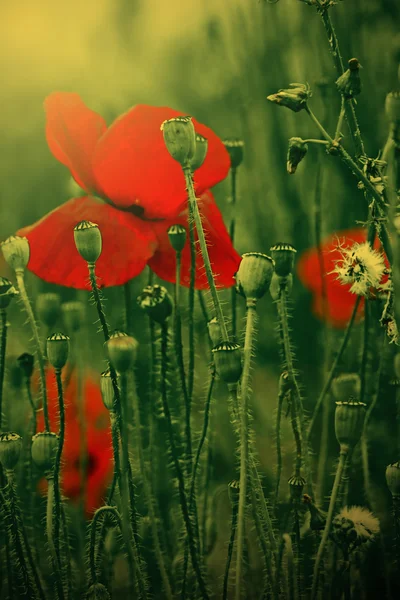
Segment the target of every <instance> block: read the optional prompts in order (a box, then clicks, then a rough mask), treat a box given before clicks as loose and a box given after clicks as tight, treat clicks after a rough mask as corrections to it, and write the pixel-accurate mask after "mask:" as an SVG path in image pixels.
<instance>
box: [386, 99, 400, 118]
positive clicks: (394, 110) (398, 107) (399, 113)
mask: <svg viewBox="0 0 400 600" xmlns="http://www.w3.org/2000/svg"><path fill="white" fill-rule="evenodd" d="M385 112H386V116H387V118H388V120H389V121H390V123H393V124H396V125H399V124H400V92H390V93H389V94H388V95H387V96H386V100H385Z"/></svg>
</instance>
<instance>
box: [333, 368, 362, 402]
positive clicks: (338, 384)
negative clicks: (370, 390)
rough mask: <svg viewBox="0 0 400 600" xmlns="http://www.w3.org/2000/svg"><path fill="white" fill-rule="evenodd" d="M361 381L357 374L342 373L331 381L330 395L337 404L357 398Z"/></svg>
mask: <svg viewBox="0 0 400 600" xmlns="http://www.w3.org/2000/svg"><path fill="white" fill-rule="evenodd" d="M360 391H361V380H360V376H359V375H358V373H342V374H341V375H338V376H337V377H335V379H334V380H333V381H332V394H333V396H334V398H335V400H337V401H338V402H346V401H347V400H350V398H351V399H354V398H359V396H360Z"/></svg>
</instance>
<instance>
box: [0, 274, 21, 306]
mask: <svg viewBox="0 0 400 600" xmlns="http://www.w3.org/2000/svg"><path fill="white" fill-rule="evenodd" d="M17 295H18V290H17V289H16V288H15V287H14V286H13V284H12V283H11V281H10V280H9V279H6V278H5V277H0V310H4V309H6V308H8V307H9V305H10V302H11V300H12V299H13V298H14V296H17Z"/></svg>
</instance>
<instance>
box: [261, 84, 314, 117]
mask: <svg viewBox="0 0 400 600" xmlns="http://www.w3.org/2000/svg"><path fill="white" fill-rule="evenodd" d="M310 96H311V91H310V88H309V86H308V85H304V84H303V83H291V84H290V86H289V88H288V89H285V90H279V91H278V92H277V93H276V94H271V95H270V96H268V97H267V100H269V101H270V102H273V103H274V104H278V105H279V106H286V108H289V109H290V110H293V111H294V112H299V111H300V110H303V109H304V108H306V106H307V101H308V99H309V98H310Z"/></svg>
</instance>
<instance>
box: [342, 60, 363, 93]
mask: <svg viewBox="0 0 400 600" xmlns="http://www.w3.org/2000/svg"><path fill="white" fill-rule="evenodd" d="M348 65H349V68H348V69H347V70H346V71H345V72H344V73H343V75H341V76H340V77H339V79H337V81H336V87H337V89H338V90H339V92H340V93H341V94H342V96H343V98H345V99H346V100H351V99H352V98H354V97H355V96H358V94H360V93H361V79H360V68H361V65H360V63H359V62H358V59H357V58H351V59H350V60H349V62H348Z"/></svg>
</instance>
